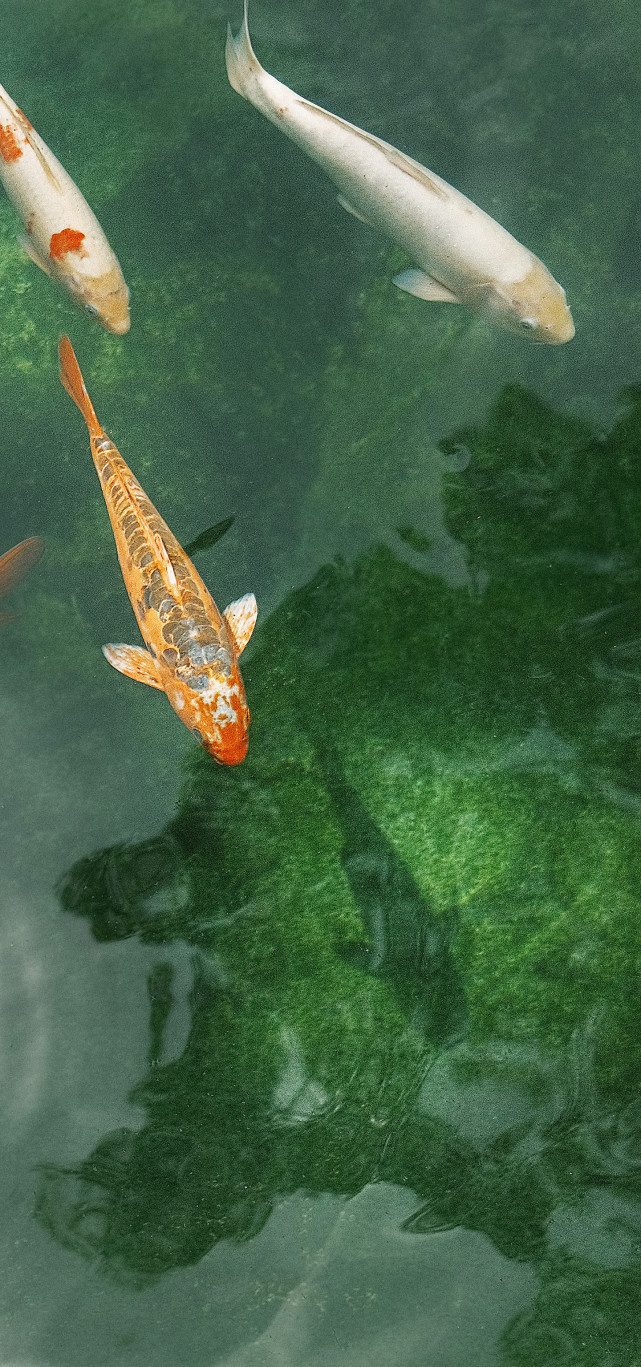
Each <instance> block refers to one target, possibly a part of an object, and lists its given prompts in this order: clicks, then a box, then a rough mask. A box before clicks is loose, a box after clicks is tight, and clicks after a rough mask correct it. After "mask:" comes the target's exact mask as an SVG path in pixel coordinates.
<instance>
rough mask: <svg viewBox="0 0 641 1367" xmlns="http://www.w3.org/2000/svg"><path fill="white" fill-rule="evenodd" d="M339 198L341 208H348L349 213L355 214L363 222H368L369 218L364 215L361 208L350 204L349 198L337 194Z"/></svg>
mask: <svg viewBox="0 0 641 1367" xmlns="http://www.w3.org/2000/svg"><path fill="white" fill-rule="evenodd" d="M337 199H338V202H339V204H340V206H341V209H347V212H348V214H353V215H354V218H360V220H361V223H367V219H366V218H364V217H363V215H362V213H361V211H360V209H355V208H354V205H353V204H350V202H349V200H348V199H346V198H345V196H344V195H337Z"/></svg>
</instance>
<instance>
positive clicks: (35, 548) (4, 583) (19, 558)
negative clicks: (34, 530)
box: [0, 536, 43, 626]
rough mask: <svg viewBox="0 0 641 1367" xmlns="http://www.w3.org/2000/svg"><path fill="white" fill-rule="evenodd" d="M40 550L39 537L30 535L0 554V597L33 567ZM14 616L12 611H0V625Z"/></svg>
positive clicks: (41, 546) (11, 619) (40, 552)
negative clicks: (25, 539) (26, 539)
mask: <svg viewBox="0 0 641 1367" xmlns="http://www.w3.org/2000/svg"><path fill="white" fill-rule="evenodd" d="M42 550H43V543H42V541H41V540H40V537H39V536H30V537H29V539H28V541H21V542H20V543H19V545H17V546H14V547H13V548H12V549H11V550H10V551H5V554H4V555H0V597H1V596H2V595H3V594H5V593H8V592H9V590H10V589H12V588H13V587H14V585H15V584H17V583H18V581H19V580H20V579H22V576H23V575H24V574H27V573H28V572H29V570H30V569H33V566H34V565H35V564H36V563H37V562H38V560H39V559H40V556H41V555H42ZM14 617H15V614H14V613H13V612H0V626H4V624H5V623H6V622H12V621H13V620H14Z"/></svg>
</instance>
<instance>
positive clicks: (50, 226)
mask: <svg viewBox="0 0 641 1367" xmlns="http://www.w3.org/2000/svg"><path fill="white" fill-rule="evenodd" d="M0 177H1V178H2V181H3V183H4V187H5V190H6V191H7V194H8V196H9V198H10V199H11V200H12V201H13V203H14V204H15V207H16V209H17V210H18V213H19V214H20V217H21V218H22V221H23V223H24V225H25V228H26V232H27V235H26V237H24V238H21V239H20V241H21V243H22V246H23V247H24V249H25V251H26V252H27V253H28V255H29V256H30V257H31V260H32V261H34V262H35V264H36V266H40V269H41V270H43V271H45V273H46V274H47V275H50V276H51V278H52V280H58V281H59V282H60V284H61V285H63V286H64V288H65V289H66V290H68V292H69V294H70V295H71V296H72V298H73V299H74V300H75V302H76V303H77V304H80V306H81V308H85V309H86V310H87V312H88V313H92V314H94V315H96V316H97V318H98V320H99V321H100V322H101V323H102V326H103V327H104V328H106V329H107V331H108V332H116V333H122V332H128V331H129V290H128V289H127V286H126V284H125V281H124V279H123V274H122V271H121V269H120V266H119V264H118V261H117V259H116V257H115V256H114V253H113V252H112V250H111V247H110V246H109V243H108V241H107V239H106V237H105V235H104V233H103V231H102V228H101V227H100V224H99V222H98V219H97V218H96V216H95V214H94V213H93V212H92V210H91V209H90V208H89V205H88V204H87V201H86V199H84V198H83V196H82V195H81V193H80V191H79V189H78V187H77V186H76V185H74V183H73V181H72V179H71V176H69V175H67V172H66V171H65V169H64V166H61V165H60V162H59V161H58V159H57V158H56V157H54V155H53V152H50V150H49V148H48V147H47V145H46V143H44V142H43V141H42V138H41V137H39V135H38V134H37V133H36V130H35V128H33V127H32V125H31V124H30V123H29V120H28V118H27V117H26V116H25V115H24V114H23V113H22V110H20V109H18V106H17V104H15V103H14V101H13V100H12V99H11V96H10V95H8V94H7V92H6V90H4V89H3V87H2V86H1V85H0Z"/></svg>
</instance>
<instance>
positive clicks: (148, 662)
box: [102, 644, 165, 693]
mask: <svg viewBox="0 0 641 1367" xmlns="http://www.w3.org/2000/svg"><path fill="white" fill-rule="evenodd" d="M102 653H103V655H104V657H105V659H106V660H108V661H109V663H110V665H113V667H114V669H117V670H118V672H119V674H126V675H127V678H128V679H135V680H136V683H144V684H149V686H150V688H159V689H160V691H161V692H162V693H164V691H165V690H164V688H163V685H162V683H161V681H160V676H159V674H158V666H157V664H156V661H155V660H154V657H153V655H150V654H149V651H148V650H143V649H142V647H141V646H125V645H120V644H119V645H108V646H103V647H102Z"/></svg>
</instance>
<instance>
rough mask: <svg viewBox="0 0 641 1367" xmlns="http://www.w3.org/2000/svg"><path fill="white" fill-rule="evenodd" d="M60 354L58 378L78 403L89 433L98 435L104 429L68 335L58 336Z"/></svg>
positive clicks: (94, 435) (93, 435)
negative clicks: (86, 387)
mask: <svg viewBox="0 0 641 1367" xmlns="http://www.w3.org/2000/svg"><path fill="white" fill-rule="evenodd" d="M58 351H59V354H60V379H61V380H62V383H63V385H64V387H65V389H66V391H67V393H68V394H69V396H70V397H71V398H72V399H73V401H74V403H75V404H77V405H78V408H79V409H80V412H81V413H82V416H83V418H84V420H85V422H86V424H87V427H88V428H89V435H90V436H92V437H99V436H100V434H101V432H103V431H104V429H103V428H102V427H101V425H100V423H99V422H98V419H97V417H96V413H95V410H94V406H93V404H92V402H91V399H90V398H89V395H88V393H87V391H86V389H85V382H84V380H83V378H82V374H81V371H80V366H79V365H78V362H77V360H76V354H75V351H74V349H73V347H72V345H71V342H70V341H69V338H68V337H61V338H60V345H59V348H58Z"/></svg>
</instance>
